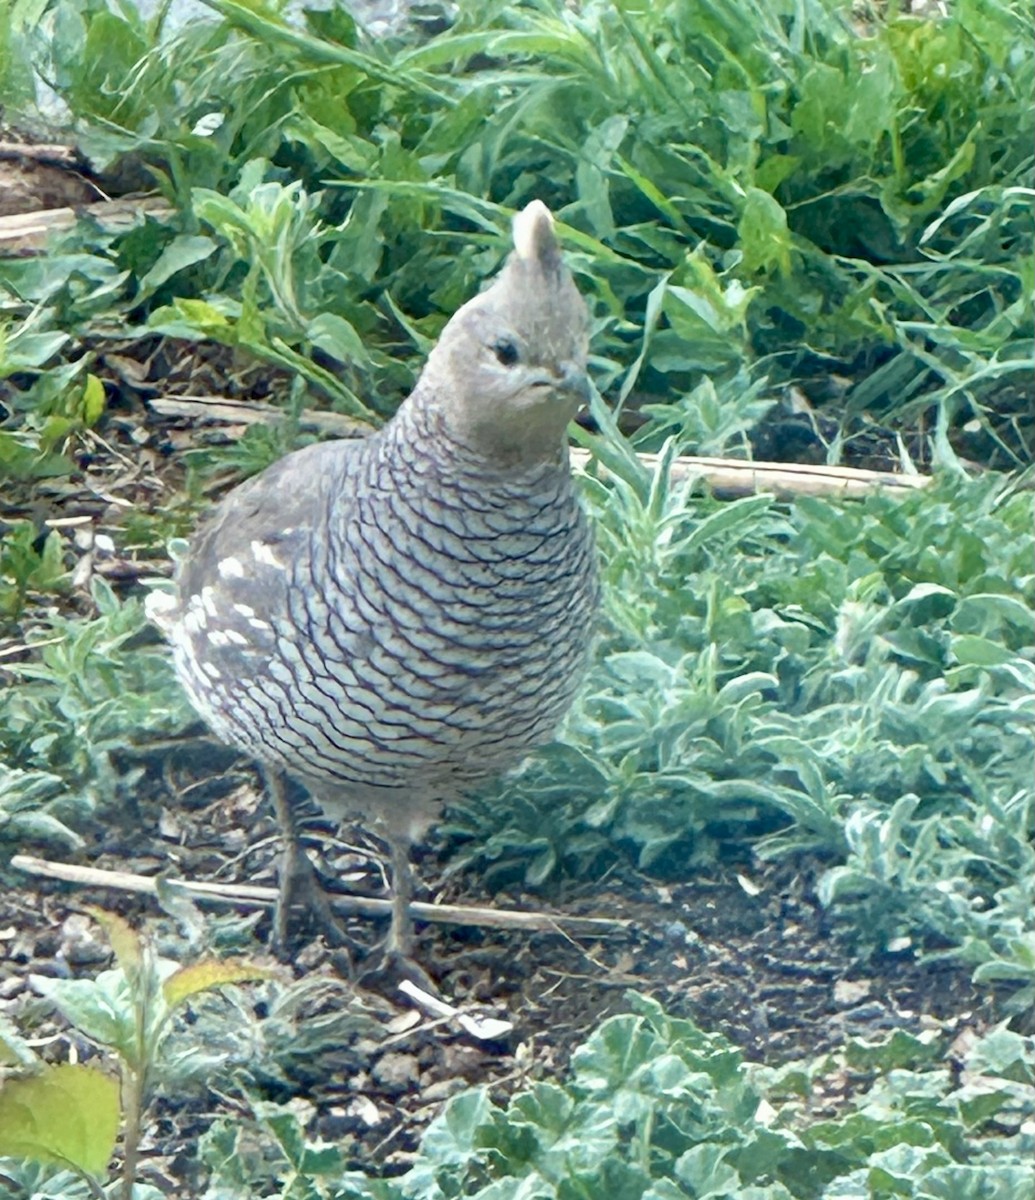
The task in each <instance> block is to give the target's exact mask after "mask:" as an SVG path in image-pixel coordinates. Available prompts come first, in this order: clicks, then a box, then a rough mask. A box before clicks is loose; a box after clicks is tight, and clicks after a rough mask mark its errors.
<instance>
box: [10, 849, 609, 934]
mask: <svg viewBox="0 0 1035 1200" xmlns="http://www.w3.org/2000/svg"><path fill="white" fill-rule="evenodd" d="M11 866H12V867H15V868H16V869H17V870H19V871H24V872H26V874H28V875H39V876H42V877H43V878H44V879H60V880H62V881H63V882H65V883H75V884H80V885H82V886H84V887H104V888H113V889H115V890H116V891H120V892H137V893H140V894H142V895H146V896H156V895H157V894H158V892H159V889H162V888H168V889H170V890H172V891H178V892H182V893H184V894H185V895H187V896H189V897H190V898H191V899H192V900H201V901H205V900H207V901H210V902H211V903H213V904H225V905H232V906H236V907H240V906H244V907H258V908H272V907H273V905H274V904H275V902H276V899H277V889H276V888H271V887H261V886H259V885H258V884H252V883H235V884H226V883H195V882H193V881H191V880H186V879H169V878H166V877H162V878H157V879H156V878H155V877H154V876H151V875H135V874H133V873H132V872H130V871H102V870H100V869H99V868H97V867H78V866H75V865H74V864H73V863H59V862H51V861H49V860H48V859H45V858H35V857H34V856H33V855H30V854H16V855H15V856H14V858H12V859H11ZM328 899H329V900H330V902H331V905H332V907H333V908H335V909H336V910H337V911H338V912H340V913H344V914H348V915H352V916H356V915H359V916H367V917H387V916H390V915H391V911H392V902H391V901H390V900H378V899H376V898H374V897H372V896H345V895H342V894H340V893H333V894H329V895H328ZM410 912H411V914H412V915H413V917H414V918H415V919H416V920H418V921H429V922H435V923H437V924H440V925H475V926H478V927H480V928H492V929H518V930H525V931H528V932H540V931H550V930H557V931H561V930H564V931H568V932H570V933H573V934H585V935H597V936H600V935H604V934H608V933H616V932H619V931H621V930H623V929H627V928H628V927H629V924H630V922H629V921H626V920H620V919H617V918H611V917H572V916H566V915H561V914H559V913H526V912H515V911H513V910H512V909H505V908H473V907H469V906H468V905H463V904H422V903H420V902H419V901H418V902H415V903H413V904H411V905H410Z"/></svg>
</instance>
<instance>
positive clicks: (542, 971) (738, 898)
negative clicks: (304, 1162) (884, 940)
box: [0, 737, 995, 1200]
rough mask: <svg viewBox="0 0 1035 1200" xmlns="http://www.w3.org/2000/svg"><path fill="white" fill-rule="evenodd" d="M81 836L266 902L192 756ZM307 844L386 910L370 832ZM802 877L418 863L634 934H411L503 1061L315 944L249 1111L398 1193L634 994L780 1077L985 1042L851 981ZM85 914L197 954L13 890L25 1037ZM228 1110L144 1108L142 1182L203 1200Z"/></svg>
mask: <svg viewBox="0 0 1035 1200" xmlns="http://www.w3.org/2000/svg"><path fill="white" fill-rule="evenodd" d="M86 832H87V845H86V847H85V848H84V850H83V851H82V853H81V854H79V855H77V856H75V857H76V859H77V860H78V861H80V862H83V863H88V864H90V865H94V866H100V867H105V868H108V869H111V870H121V871H129V872H133V873H136V874H141V875H155V874H157V873H158V872H159V871H168V872H169V873H170V874H171V875H173V876H175V877H185V878H192V879H196V880H200V879H204V880H210V881H211V880H218V881H220V882H224V883H225V882H231V881H235V880H236V881H241V882H248V883H264V884H270V885H272V884H273V883H274V882H275V872H276V856H277V838H276V831H275V828H274V825H273V822H272V818H271V817H270V815H269V814H268V812H267V810H266V805H265V802H264V800H263V798H262V795H261V789H260V787H259V786H258V784H257V780H256V777H255V776H254V774H253V772H252V771H251V769H250V768H249V767H248V765H247V764H246V763H244V762H243V761H241V760H235V759H234V758H233V757H232V755H230V753H229V752H227V751H223V750H220V749H217V748H215V747H213V746H212V745H211V743H209V742H208V741H207V740H205V739H204V738H203V737H198V738H191V739H187V740H185V741H183V742H181V743H179V744H177V745H175V746H172V747H170V746H165V747H159V748H158V749H156V751H155V752H154V754H153V755H151V756H150V761H149V762H148V773H147V775H146V777H145V780H144V782H143V784H142V785H141V788H140V789H139V799H138V803H137V805H136V806H135V807H134V808H132V809H130V808H127V809H126V811H124V812H122V813H107V814H105V815H104V817H103V819H98V820H97V822H96V824H95V827H94V828H93V829H92V830H89V831H86ZM307 841H308V842H309V844H310V845H311V846H312V847H313V848H314V849H315V848H316V847H317V846H322V848H323V851H324V855H323V865H324V867H325V869H326V870H327V872H328V874H329V875H330V877H332V878H333V879H335V880H338V881H347V883H346V884H343V887H347V889H349V890H352V891H355V892H358V893H361V894H370V895H378V894H384V893H383V886H382V885H383V871H382V865H381V862H380V860H379V858H378V857H376V848H374V847H373V845H372V844H371V843H367V844H366V845H365V844H364V841H365V839H364V838H363V835H362V832H361V831H354V830H350V831H348V836H345V837H334V836H333V832H332V827H331V826H330V825H328V824H327V823H326V822H322V821H317V822H315V823H314V824H313V825H312V826H311V827H310V829H309V831H308V835H307ZM816 870H817V864H816V863H814V862H801V863H798V864H791V863H787V862H784V863H781V864H779V865H763V864H760V863H757V862H747V863H740V864H731V865H721V866H717V867H715V868H713V869H710V870H708V871H707V872H706V873H703V874H697V875H694V876H693V877H689V876H688V877H687V878H686V879H685V881H682V882H679V883H677V884H665V885H662V884H659V883H656V882H653V881H652V880H650V879H649V878H646V877H644V876H642V875H639V874H637V873H635V872H633V871H632V870H630V869H628V868H627V869H625V870H624V871H621V872H618V873H615V874H612V875H611V876H610V877H609V878H607V879H605V880H601V881H600V882H599V883H588V882H583V883H580V884H579V885H578V886H576V885H573V884H572V885H568V888H567V889H566V891H565V890H564V889H562V890H560V891H558V892H557V893H555V894H553V895H550V896H546V897H544V896H538V895H536V896H531V895H524V894H497V895H495V896H491V897H488V896H486V895H484V894H483V893H482V892H481V891H480V888H479V879H478V878H476V877H467V876H463V875H461V876H451V877H449V878H448V879H447V880H445V881H444V882H443V879H442V870H441V864H440V862H439V861H438V857H437V856H436V854H435V853H434V852H433V851H432V850H431V849H428V850H426V851H425V853H424V854H423V856H422V861H421V862H420V875H421V877H422V880H423V884H424V888H423V893H424V897H425V898H429V899H433V900H435V901H439V902H449V903H464V904H471V905H484V904H492V905H495V906H497V907H502V908H518V909H525V910H528V911H536V912H539V911H544V910H546V911H551V912H556V913H560V914H578V915H584V916H585V915H596V916H607V917H611V918H621V919H624V920H626V921H628V922H629V924H628V927H627V928H625V929H623V930H620V931H618V932H616V933H615V934H614V935H611V936H607V937H599V938H598V937H593V938H585V937H571V936H565V935H561V934H559V933H534V934H527V933H514V932H505V933H504V932H499V931H496V930H492V929H485V928H477V927H470V928H459V927H453V926H444V925H434V926H433V925H418V946H419V951H418V953H419V957H420V961H421V963H422V965H423V966H424V968H425V969H426V970H427V971H428V973H429V974H430V975H431V976H432V977H433V979H434V980H435V982H436V984H437V985H438V987H439V989H440V991H441V994H442V995H443V996H444V997H445V998H446V999H448V1000H449V1001H450V1002H451V1003H452V1004H454V1005H456V1006H457V1007H458V1008H460V1009H461V1010H463V1011H464V1012H468V1013H475V1014H478V1015H489V1016H493V1017H496V1018H500V1019H503V1020H506V1021H509V1022H511V1023H512V1024H513V1029H512V1031H511V1032H510V1033H509V1034H506V1035H505V1036H503V1037H501V1038H500V1040H498V1041H479V1040H478V1039H477V1038H474V1037H472V1036H470V1035H469V1034H468V1033H466V1032H465V1031H464V1029H463V1028H461V1027H460V1026H459V1025H458V1024H457V1023H456V1022H455V1021H436V1020H434V1019H430V1018H428V1017H427V1016H425V1015H424V1014H423V1013H421V1012H420V1011H419V1010H418V1009H417V1008H416V1007H415V1006H414V1005H413V1004H412V1003H411V1002H410V1001H409V1000H407V998H406V997H405V996H404V995H403V994H402V993H401V992H400V991H399V990H398V988H397V986H396V985H395V983H394V982H393V981H391V980H388V979H385V978H378V977H377V976H376V975H375V976H374V977H372V978H371V977H369V976H367V977H363V970H364V964H363V962H361V961H359V959H358V957H357V956H353V962H352V963H351V964H350V963H349V962H347V961H346V960H345V959H344V958H343V957H342V955H340V954H336V953H331V952H329V951H328V950H327V949H326V947H324V945H323V943H322V942H320V941H315V942H310V943H308V944H307V945H305V946H304V947H303V948H302V950H301V952H300V953H299V954H298V955H297V957H296V958H295V960H294V962H293V963H292V965H291V967H290V968H282V972H283V973H282V976H281V983H282V985H287V986H288V987H289V988H290V987H291V986H295V985H292V984H291V983H290V981H291V979H292V978H294V979H295V980H297V981H299V982H298V984H297V986H298V987H305V986H306V985H307V984H308V985H312V984H313V983H314V982H316V981H320V982H322V983H324V984H327V987H326V988H323V989H319V988H318V989H316V990H315V991H312V993H311V996H310V998H309V999H307V1000H305V1001H303V1003H302V1004H301V1006H300V1008H299V1009H298V1012H297V1014H296V1016H297V1026H296V1033H295V1035H294V1036H295V1038H296V1039H297V1042H296V1044H295V1045H294V1046H291V1047H287V1048H285V1047H284V1046H283V1045H281V1046H280V1049H279V1052H278V1051H276V1050H275V1051H274V1054H273V1058H275V1060H276V1061H275V1062H273V1061H271V1062H270V1063H269V1067H268V1070H269V1077H268V1079H266V1080H265V1081H262V1080H260V1082H259V1085H258V1094H259V1095H260V1096H265V1097H266V1098H269V1099H275V1100H278V1101H285V1100H288V1099H291V1098H298V1099H303V1100H305V1101H306V1102H307V1104H308V1105H310V1106H311V1107H308V1108H307V1109H306V1112H307V1114H308V1117H309V1120H310V1125H309V1128H310V1132H311V1133H312V1134H313V1135H314V1136H319V1137H322V1138H325V1139H328V1140H331V1141H334V1142H335V1143H336V1144H338V1145H344V1146H346V1147H347V1148H348V1153H349V1156H350V1159H351V1160H352V1162H353V1163H354V1165H355V1166H356V1167H357V1168H363V1169H366V1170H372V1169H374V1168H375V1167H377V1168H381V1169H386V1170H389V1171H391V1172H396V1171H400V1170H403V1169H405V1167H406V1165H407V1164H408V1162H409V1161H410V1160H411V1158H412V1155H413V1153H414V1150H415V1149H416V1146H417V1144H418V1141H419V1138H420V1135H421V1133H422V1131H423V1129H424V1128H425V1127H426V1125H427V1123H428V1122H429V1120H431V1119H432V1118H433V1117H434V1116H435V1115H436V1114H437V1113H438V1112H439V1111H440V1109H441V1105H442V1102H443V1101H444V1100H445V1099H446V1098H448V1097H449V1096H450V1095H452V1094H454V1093H455V1092H456V1091H459V1090H461V1089H462V1088H463V1087H466V1086H469V1085H475V1084H488V1085H491V1086H492V1087H493V1088H494V1094H495V1095H496V1097H497V1098H498V1099H505V1097H506V1095H507V1094H508V1093H509V1092H511V1091H512V1090H514V1089H515V1088H516V1087H518V1086H521V1085H522V1084H525V1083H527V1082H528V1081H529V1080H531V1079H535V1078H543V1077H547V1078H558V1077H563V1071H564V1068H565V1066H566V1064H567V1061H568V1059H569V1057H570V1054H571V1052H572V1051H573V1050H574V1049H575V1047H576V1046H578V1045H579V1044H580V1043H581V1042H582V1041H583V1040H585V1038H586V1037H587V1036H588V1035H589V1034H590V1033H591V1032H592V1030H593V1029H594V1028H595V1027H596V1025H597V1024H598V1023H599V1022H600V1021H601V1020H602V1019H603V1018H604V1017H606V1016H609V1015H611V1014H614V1013H618V1012H622V1011H625V1010H626V1009H627V1000H626V997H627V995H628V993H629V992H630V991H633V992H638V993H642V994H645V995H649V996H652V997H654V998H655V999H657V1000H658V1001H660V1002H661V1003H662V1004H663V1005H664V1006H665V1007H666V1008H667V1009H668V1011H669V1012H670V1013H671V1014H672V1015H674V1016H684V1017H690V1018H692V1019H693V1020H694V1021H696V1022H697V1023H698V1024H699V1025H700V1026H701V1027H702V1028H704V1029H705V1030H708V1031H712V1032H721V1033H723V1034H725V1035H726V1036H728V1037H729V1038H730V1039H732V1041H733V1042H735V1043H736V1044H737V1045H738V1046H739V1047H740V1048H741V1049H742V1050H743V1051H744V1053H745V1055H746V1057H747V1058H749V1059H751V1060H758V1061H762V1060H764V1061H766V1062H767V1063H769V1064H770V1065H776V1064H779V1063H783V1062H787V1061H790V1060H793V1059H796V1058H802V1057H812V1056H814V1055H816V1054H817V1053H820V1052H823V1051H836V1050H837V1049H838V1048H839V1047H841V1046H842V1045H843V1043H844V1041H845V1040H846V1039H847V1038H849V1037H851V1038H864V1039H870V1038H880V1037H883V1036H886V1035H887V1034H888V1033H889V1032H891V1031H893V1030H896V1029H897V1030H904V1031H907V1032H911V1033H914V1034H923V1033H925V1032H931V1031H938V1032H943V1033H946V1034H948V1035H949V1036H950V1037H952V1036H954V1035H957V1034H958V1033H961V1032H963V1031H964V1030H965V1029H968V1030H976V1031H981V1030H983V1029H985V1028H986V1027H987V1026H988V1025H989V1024H990V1023H991V1022H992V1021H993V1020H994V1017H995V1013H994V1010H993V1006H992V1004H991V999H990V997H988V996H983V995H981V994H979V993H978V992H977V991H976V990H975V989H974V988H973V986H972V985H971V983H970V982H969V979H968V977H967V974H966V972H965V971H962V970H959V969H957V968H953V967H951V966H948V965H946V964H944V963H941V964H938V963H934V964H926V965H925V964H921V963H918V962H917V961H915V959H914V956H913V954H912V953H911V952H910V951H904V952H903V953H902V954H901V955H897V956H895V955H887V956H884V957H882V958H879V959H877V960H876V961H872V962H869V963H862V962H860V961H858V959H857V958H855V957H854V956H853V955H852V954H851V953H850V952H849V950H848V949H846V948H845V947H844V946H843V945H842V944H841V942H840V940H839V938H838V937H837V935H836V931H835V929H834V928H833V925H832V922H831V920H830V918H829V914H827V913H826V912H824V910H823V909H822V908H821V907H820V905H819V904H818V902H817V900H816V896H815V888H814V884H815V875H816ZM86 904H98V905H100V906H101V907H105V908H107V909H110V910H114V911H117V912H120V913H122V914H123V915H124V916H125V917H127V918H128V919H129V920H130V921H131V922H132V923H133V924H134V925H135V926H137V927H138V928H142V929H144V930H145V931H147V933H148V936H149V937H151V938H152V939H153V940H154V942H155V944H157V945H160V946H161V947H162V949H163V951H165V952H168V949H167V948H168V947H170V946H173V947H174V950H173V953H177V954H178V955H180V954H182V955H189V954H190V953H191V950H190V948H189V947H188V946H187V943H186V941H185V940H184V937H183V934H182V926H181V927H180V931H179V932H177V926H176V922H175V921H173V920H172V919H170V917H169V915H168V914H163V913H162V912H161V911H160V909H159V908H158V906H157V905H156V904H155V903H154V902H153V901H149V900H147V899H144V898H141V897H138V896H126V895H125V894H123V893H117V892H102V891H99V890H97V889H92V888H81V887H75V888H73V887H71V886H69V885H65V884H59V883H51V882H46V881H34V880H33V879H31V878H25V880H24V882H23V883H22V884H20V885H19V886H18V887H17V888H15V889H14V890H9V891H7V892H6V894H4V895H3V896H0V976H2V977H3V981H2V983H0V1016H6V1017H9V1018H11V1019H12V1020H14V1021H15V1022H16V1023H18V1024H19V1025H21V1026H22V1027H23V1028H24V1024H25V1015H26V1013H27V1012H30V1011H31V1012H35V1013H38V1012H39V1003H38V1000H36V999H35V998H34V997H33V993H32V988H31V985H30V984H29V982H28V976H29V975H30V974H32V973H37V974H43V975H59V976H64V977H67V976H69V975H72V976H76V977H91V976H93V975H96V973H97V972H98V971H99V970H102V969H104V968H105V967H107V966H109V965H110V952H109V951H108V948H107V943H106V942H105V940H104V938H103V935H101V934H100V932H99V931H98V930H97V928H96V926H95V925H94V924H93V923H92V921H90V920H89V918H87V917H85V916H84V915H83V912H82V909H83V906H84V905H86ZM268 926H269V921H268V915H266V914H263V915H262V916H261V917H259V919H258V920H257V922H243V920H242V913H241V912H238V911H234V910H230V911H228V910H226V909H225V908H224V909H221V910H218V911H217V910H212V909H209V910H208V911H207V913H206V915H205V918H204V931H203V934H202V937H203V939H204V941H205V942H207V943H209V944H213V943H214V944H222V945H224V946H226V945H228V944H229V945H232V947H233V949H234V951H235V952H240V951H241V949H242V948H243V949H244V950H245V952H246V953H247V954H248V956H249V957H250V958H252V959H254V960H256V961H268V959H267V958H266V950H265V940H266V936H267V933H268ZM350 929H351V931H352V932H354V934H355V937H356V940H357V943H361V944H366V945H374V944H375V943H376V942H377V939H378V938H379V937H380V936H382V935H383V932H384V925H383V923H381V922H371V921H369V920H366V919H363V920H361V919H352V920H351V922H350ZM176 947H178V950H177V949H175V948H176ZM195 953H196V949H195ZM350 975H351V976H352V979H351V980H350V978H349V976H350ZM335 981H336V983H337V986H332V984H333V983H334V982H335ZM262 1007H263V1005H262V1002H257V1003H256V1005H255V1016H256V1018H257V1019H259V1018H261V1017H263V1016H264V1015H266V1014H265V1013H263V1012H262V1011H261V1010H262ZM357 1012H358V1013H361V1014H362V1019H361V1020H358V1021H357V1020H354V1019H353V1014H355V1013H357ZM202 1028H204V1026H202ZM336 1031H340V1032H336ZM31 1035H32V1036H33V1037H34V1038H35V1039H37V1040H42V1041H43V1042H45V1043H47V1046H46V1051H45V1053H46V1056H47V1057H48V1058H52V1059H54V1060H56V1061H63V1060H67V1059H69V1058H71V1057H77V1058H79V1059H80V1060H84V1059H88V1058H90V1057H91V1056H92V1055H93V1054H94V1053H95V1050H94V1048H93V1047H91V1046H90V1044H89V1043H88V1042H87V1041H86V1039H84V1038H82V1037H81V1036H80V1035H78V1034H77V1033H76V1032H75V1031H73V1030H69V1029H68V1028H67V1027H66V1026H64V1024H63V1023H62V1022H61V1021H59V1020H54V1019H51V1018H42V1019H41V1020H40V1021H39V1023H38V1024H36V1026H35V1027H34V1028H33V1029H32V1031H31ZM865 1083H866V1077H865V1075H853V1074H852V1073H851V1072H850V1071H845V1072H841V1073H835V1074H834V1075H833V1077H832V1080H828V1082H827V1085H826V1086H827V1088H828V1091H827V1093H826V1094H825V1095H820V1096H817V1097H816V1098H815V1103H816V1105H817V1107H819V1108H821V1109H822V1108H835V1107H836V1106H837V1105H838V1103H839V1102H841V1101H842V1100H843V1099H844V1097H845V1095H847V1094H849V1093H851V1092H853V1091H855V1090H858V1089H859V1088H861V1087H863V1086H865ZM223 1086H225V1081H224V1083H222V1084H220V1085H219V1086H217V1087H214V1088H213V1090H212V1091H209V1090H206V1089H202V1090H201V1091H200V1092H195V1093H191V1094H186V1095H184V1094H177V1095H175V1096H169V1095H165V1096H160V1098H159V1100H158V1102H157V1104H156V1105H155V1108H154V1110H153V1116H154V1120H153V1121H152V1124H151V1126H150V1129H149V1133H148V1141H147V1153H146V1159H145V1164H144V1167H143V1177H144V1178H146V1179H148V1180H149V1181H150V1182H152V1183H154V1184H156V1185H157V1186H159V1187H160V1188H161V1189H162V1190H163V1192H164V1194H166V1195H169V1196H171V1197H177V1198H178V1200H187V1197H190V1196H192V1195H197V1194H198V1191H199V1189H200V1188H201V1186H202V1184H203V1171H202V1170H201V1167H200V1164H199V1163H198V1160H197V1156H196V1153H195V1146H196V1141H197V1137H198V1136H199V1135H200V1134H201V1133H202V1132H203V1131H204V1129H205V1128H206V1127H207V1125H208V1124H209V1123H210V1121H211V1120H212V1119H213V1117H214V1116H215V1115H216V1114H217V1113H218V1112H219V1111H220V1110H221V1109H222V1111H227V1110H226V1108H225V1105H224V1104H223V1101H222V1100H221V1099H220V1095H219V1093H220V1092H221V1090H222V1088H223Z"/></svg>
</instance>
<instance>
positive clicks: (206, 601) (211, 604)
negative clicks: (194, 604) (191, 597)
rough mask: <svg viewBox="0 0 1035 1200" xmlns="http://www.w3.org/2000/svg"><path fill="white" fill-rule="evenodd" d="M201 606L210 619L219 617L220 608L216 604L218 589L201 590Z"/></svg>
mask: <svg viewBox="0 0 1035 1200" xmlns="http://www.w3.org/2000/svg"><path fill="white" fill-rule="evenodd" d="M201 605H202V608H204V610H205V612H207V613H208V615H209V616H210V617H218V616H219V608H218V606H217V604H216V589H215V588H213V587H203V588H202V589H201Z"/></svg>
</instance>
